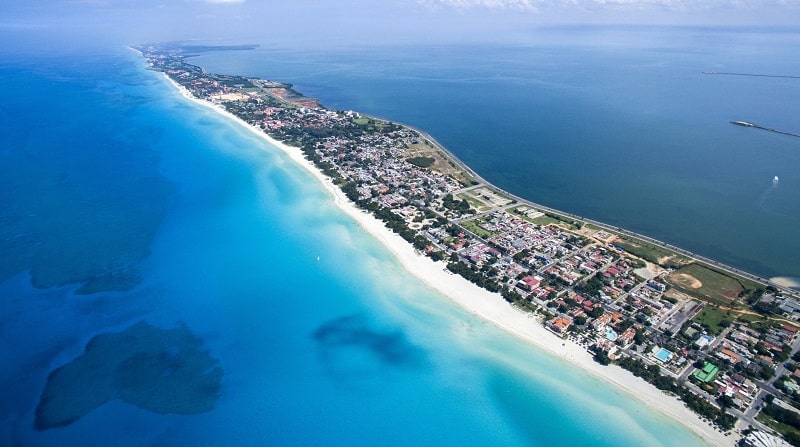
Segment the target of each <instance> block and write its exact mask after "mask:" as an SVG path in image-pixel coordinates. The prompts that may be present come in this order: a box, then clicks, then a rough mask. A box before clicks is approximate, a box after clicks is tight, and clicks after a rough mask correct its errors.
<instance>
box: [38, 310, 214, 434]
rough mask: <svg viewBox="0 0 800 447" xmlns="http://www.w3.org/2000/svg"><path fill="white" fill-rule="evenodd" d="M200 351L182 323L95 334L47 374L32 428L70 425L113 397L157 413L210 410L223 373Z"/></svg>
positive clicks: (143, 325)
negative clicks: (82, 349)
mask: <svg viewBox="0 0 800 447" xmlns="http://www.w3.org/2000/svg"><path fill="white" fill-rule="evenodd" d="M202 348H203V342H202V340H200V339H199V338H197V337H195V336H194V334H192V333H191V332H190V331H189V329H188V328H187V327H186V326H184V325H181V326H178V327H176V328H173V329H161V328H157V327H154V326H151V325H150V324H148V323H146V322H140V323H136V324H134V325H133V326H130V327H129V328H127V329H125V330H124V331H122V332H115V333H106V334H100V335H98V336H96V337H94V338H93V339H92V340H91V341H90V342H89V343H88V344H87V345H86V350H85V352H84V353H83V354H82V355H80V356H79V357H77V358H76V359H75V360H73V361H71V362H70V363H67V364H66V365H63V366H61V367H59V368H57V369H56V370H54V371H53V372H51V373H50V376H49V377H48V378H47V385H45V388H44V391H43V392H42V397H41V399H40V401H39V405H38V406H37V408H36V420H35V422H34V426H35V428H36V429H37V430H46V429H49V428H53V427H62V426H65V425H69V424H71V423H73V422H75V421H77V420H78V419H80V418H81V417H83V416H84V415H86V414H88V413H89V412H91V411H92V410H94V409H96V408H98V407H100V406H101V405H103V404H104V403H106V402H108V401H111V400H114V399H120V400H122V401H124V402H127V403H129V404H132V405H136V406H137V407H140V408H143V409H145V410H149V411H152V412H155V413H161V414H166V413H176V414H195V413H202V412H206V411H210V410H212V409H213V408H214V402H215V401H216V400H217V398H218V396H219V390H220V381H221V379H222V374H223V371H222V368H221V367H220V366H219V362H218V361H217V360H216V359H214V358H213V357H211V356H210V355H209V353H208V352H207V351H205V350H203V349H202Z"/></svg>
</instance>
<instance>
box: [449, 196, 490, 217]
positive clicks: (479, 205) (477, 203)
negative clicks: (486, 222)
mask: <svg viewBox="0 0 800 447" xmlns="http://www.w3.org/2000/svg"><path fill="white" fill-rule="evenodd" d="M456 197H458V198H459V199H461V200H466V201H467V202H469V204H470V206H472V207H473V208H475V209H476V210H478V212H480V213H482V212H484V211H488V210H490V209H491V208H490V207H489V205H487V204H486V203H484V202H483V201H482V200H481V199H479V198H477V197H475V196H473V195H470V194H467V193H461V194H457V195H456Z"/></svg>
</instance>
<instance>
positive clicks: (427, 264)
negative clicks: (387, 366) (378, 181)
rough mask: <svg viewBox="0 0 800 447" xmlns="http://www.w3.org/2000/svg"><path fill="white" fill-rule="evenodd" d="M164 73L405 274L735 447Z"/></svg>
mask: <svg viewBox="0 0 800 447" xmlns="http://www.w3.org/2000/svg"><path fill="white" fill-rule="evenodd" d="M161 74H162V76H163V77H164V79H166V80H167V82H169V83H170V84H171V85H172V86H173V87H175V88H176V89H177V90H178V92H179V93H180V94H181V96H182V97H184V98H185V99H187V100H189V101H192V102H194V103H196V104H199V105H202V106H204V107H208V108H211V109H212V110H213V111H215V112H217V113H219V114H221V115H223V116H225V117H227V118H230V119H232V120H233V121H235V122H237V123H238V124H240V125H241V126H243V127H244V128H246V129H248V130H250V131H251V132H253V134H255V135H257V136H259V137H261V138H262V139H263V140H264V141H266V142H267V143H269V144H270V145H271V146H274V147H275V148H277V149H278V150H280V151H282V152H283V153H284V154H285V155H286V156H288V157H289V159H290V160H291V161H293V162H295V163H297V164H298V165H300V166H301V167H302V168H304V169H305V170H306V171H308V172H309V173H310V174H312V175H313V176H314V177H315V178H316V179H317V180H318V181H319V183H320V184H321V185H322V186H323V187H324V188H325V189H326V190H327V191H328V192H329V193H330V194H331V195H332V198H333V201H334V204H335V205H336V206H337V207H338V208H339V209H340V210H341V211H342V212H344V213H345V214H347V215H348V216H349V217H351V218H352V219H353V220H354V221H355V222H356V223H357V224H358V225H359V226H360V227H361V228H362V229H363V230H364V231H366V232H367V233H369V234H370V235H371V236H372V237H374V238H375V239H377V240H378V241H379V242H380V243H381V244H382V245H383V246H384V247H386V248H387V249H388V250H389V251H390V252H391V253H392V254H393V255H394V256H395V258H396V259H397V260H398V261H399V262H400V264H401V265H402V266H403V268H404V269H406V270H407V271H408V272H409V273H411V274H412V275H414V276H415V277H417V278H418V279H419V280H420V281H422V282H424V283H425V284H426V285H427V286H428V287H430V288H431V289H433V290H436V291H437V292H439V293H440V294H442V295H443V296H444V297H446V298H448V299H449V300H450V301H452V302H454V303H455V304H457V305H459V306H460V307H462V308H463V309H465V310H466V311H468V312H470V313H471V314H473V315H476V316H478V317H479V318H481V319H483V320H485V321H488V322H490V323H491V324H493V325H494V326H496V327H498V328H500V329H502V330H503V331H505V332H507V333H508V334H510V335H513V336H515V337H517V338H518V339H520V340H522V341H524V342H526V343H529V344H531V345H533V346H536V347H537V348H538V349H540V350H542V351H545V352H546V353H547V354H548V355H551V356H553V357H556V358H562V359H563V360H564V361H566V362H569V363H570V364H571V365H574V366H577V367H578V368H580V369H581V370H583V371H585V372H587V373H589V374H591V375H593V376H595V377H596V378H598V379H600V380H603V381H604V382H606V383H608V384H610V385H612V386H615V387H616V388H617V389H619V390H620V391H622V392H624V393H626V394H627V395H629V396H630V397H633V398H635V399H637V400H638V401H639V402H641V403H642V404H644V405H646V406H647V407H649V408H650V409H651V410H653V411H654V412H657V413H659V414H661V415H664V416H666V417H669V418H670V419H672V420H674V421H676V422H678V423H679V424H681V425H682V426H684V427H686V428H687V429H688V430H690V431H691V432H692V433H693V434H695V435H696V436H697V437H698V438H700V439H702V440H703V441H705V442H707V443H710V444H711V445H731V446H732V445H734V444H735V440H734V437H733V436H725V435H724V434H723V433H720V432H719V431H717V430H716V429H715V428H714V427H712V426H710V425H709V424H708V423H706V422H703V421H702V420H701V419H700V417H699V416H698V415H697V414H695V413H694V412H692V411H691V410H690V409H688V408H686V407H685V405H684V404H683V403H682V402H681V401H679V400H677V399H676V398H675V397H672V396H668V395H666V394H664V393H663V392H661V391H660V390H658V389H657V388H655V387H654V386H652V385H650V384H649V383H647V382H645V381H644V380H643V379H640V378H638V377H635V376H634V375H633V374H631V373H630V372H628V371H626V370H624V369H622V368H620V367H619V366H615V365H609V366H602V365H600V364H598V363H597V362H595V361H594V360H593V359H592V357H591V355H590V354H589V353H588V352H587V351H586V350H585V349H584V348H583V347H581V346H580V345H578V344H576V343H574V342H572V341H569V340H566V339H561V338H559V337H558V336H556V335H555V334H553V333H551V332H550V331H548V330H547V329H545V327H544V326H543V325H542V324H541V323H540V322H538V321H532V318H530V315H529V314H527V313H524V312H523V311H520V310H517V309H515V308H514V307H512V306H511V305H510V304H508V303H507V302H506V301H505V300H504V299H503V298H502V297H501V296H500V294H498V293H491V292H488V291H487V290H485V289H482V288H480V287H478V286H477V285H475V284H472V283H470V282H469V281H467V280H466V279H464V278H462V277H461V276H459V275H454V274H451V273H450V272H448V271H446V269H445V268H444V264H443V263H441V262H438V263H437V262H435V261H433V260H431V259H429V258H427V257H425V256H423V255H422V254H420V253H418V252H417V251H416V250H415V249H414V248H413V246H411V244H409V243H408V242H406V241H405V240H404V239H402V238H401V237H400V236H398V235H397V234H395V233H393V232H392V231H391V230H389V229H388V228H387V227H386V226H385V225H384V224H383V222H381V221H380V220H378V219H377V218H375V217H374V216H372V215H371V214H369V213H367V212H366V211H364V210H361V209H359V208H357V207H356V206H355V205H354V204H353V203H352V202H351V201H350V200H349V199H347V197H346V196H345V195H344V193H343V192H342V191H341V190H339V188H337V187H336V186H335V185H333V183H332V182H331V181H330V179H329V178H328V177H326V176H325V175H324V174H322V172H321V171H319V170H318V169H317V168H316V166H314V165H313V163H311V162H310V161H309V160H307V159H306V158H305V157H304V156H303V153H302V151H301V150H300V148H297V147H293V146H289V145H287V144H285V143H283V142H281V141H278V140H275V139H274V138H272V137H271V136H269V135H268V134H266V133H265V132H263V131H262V130H261V129H259V128H256V127H254V126H252V125H250V124H248V123H246V122H245V121H243V120H242V119H240V118H238V117H237V116H235V115H234V114H232V113H230V112H228V111H227V110H225V109H224V108H223V107H221V106H219V105H216V104H213V103H211V102H209V101H206V100H203V99H199V98H196V97H194V96H193V95H192V94H191V93H190V92H189V91H188V90H187V89H186V88H185V87H183V86H181V85H179V84H178V83H176V82H175V81H173V80H172V79H171V78H170V77H169V76H168V75H167V74H166V73H163V72H162V73H161Z"/></svg>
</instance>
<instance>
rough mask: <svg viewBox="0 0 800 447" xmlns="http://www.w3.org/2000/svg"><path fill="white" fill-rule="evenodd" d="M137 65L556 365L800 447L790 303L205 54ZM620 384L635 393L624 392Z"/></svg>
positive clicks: (431, 145)
mask: <svg viewBox="0 0 800 447" xmlns="http://www.w3.org/2000/svg"><path fill="white" fill-rule="evenodd" d="M246 48H247V47H235V48H231V49H235V50H246ZM134 49H135V50H137V51H138V52H140V53H141V54H142V55H143V56H144V57H145V58H146V59H147V61H148V63H149V68H150V69H152V70H156V71H160V72H163V73H164V74H165V75H166V76H167V77H168V78H169V79H170V80H171V81H173V82H174V83H175V84H176V85H177V86H179V88H181V89H182V90H183V92H184V93H185V94H187V95H190V96H191V97H193V98H196V99H198V100H201V101H205V102H206V103H211V104H213V105H214V106H216V107H218V108H219V109H220V110H222V111H225V112H227V113H230V114H231V115H233V116H234V117H236V118H238V119H240V120H241V121H244V122H246V123H247V124H249V125H250V126H251V127H252V129H253V130H254V131H257V132H260V133H263V134H265V135H268V136H269V137H271V138H272V139H274V140H277V141H279V142H282V143H283V144H285V145H288V146H293V147H296V148H299V150H300V151H302V154H303V156H304V157H305V160H307V161H308V162H311V163H313V164H314V166H316V169H317V170H318V171H319V172H321V173H322V174H324V176H325V178H326V181H327V182H329V183H330V184H331V185H333V186H334V187H335V188H336V192H337V194H341V195H342V196H346V198H347V199H348V200H349V201H350V202H351V203H352V204H353V205H354V206H356V207H358V208H360V209H361V210H364V211H366V212H367V213H369V214H371V215H372V216H374V217H376V218H377V219H379V220H381V221H382V222H383V224H384V225H385V227H387V228H388V229H390V230H391V231H393V232H394V233H396V234H397V235H399V236H400V237H402V238H403V239H405V240H406V241H407V242H408V244H411V245H413V247H414V248H415V249H416V250H417V252H418V253H420V254H422V255H425V256H427V257H429V258H431V259H432V260H433V261H435V262H436V264H433V262H431V265H437V266H438V267H437V268H438V271H439V274H445V273H443V271H444V272H447V273H446V274H447V275H450V276H451V277H456V276H457V275H458V276H461V277H463V278H465V279H466V280H468V281H470V282H472V283H474V284H475V285H477V286H479V287H481V288H483V289H485V290H486V291H488V292H492V295H491V296H490V299H495V300H496V301H498V302H500V304H502V305H505V304H504V303H503V302H502V300H501V297H502V299H504V300H505V301H507V302H508V305H506V306H505V307H506V308H508V309H513V310H514V312H516V313H517V314H524V315H525V316H526V318H524V319H523V324H527V325H530V326H532V327H533V326H536V327H538V328H546V330H545V329H542V330H541V332H542V334H543V335H541V336H540V335H537V337H540V338H548V340H549V339H552V340H557V343H555V344H554V343H551V344H550V346H556V347H557V348H552V350H553V351H556V350H558V349H560V347H561V346H567V347H569V346H572V347H574V348H575V349H576V350H577V351H575V352H579V353H580V355H584V356H591V358H593V359H594V362H596V363H593V362H591V361H590V362H589V363H591V364H594V365H595V369H594V370H595V371H597V369H598V368H599V369H602V368H605V371H617V370H618V368H617V366H619V367H621V368H623V369H625V370H627V371H630V372H631V373H632V374H633V375H635V376H637V377H640V378H641V379H643V380H644V381H646V382H648V383H649V384H651V385H652V387H653V388H651V389H652V390H655V389H658V390H660V391H661V393H662V394H663V395H666V396H668V397H663V398H664V399H667V398H668V399H671V401H672V402H673V404H675V405H679V406H685V407H686V408H688V409H690V410H692V411H693V412H695V413H696V414H698V415H699V416H700V418H702V421H705V422H703V424H706V425H705V429H700V430H699V431H703V430H706V431H705V432H704V433H711V435H709V436H708V437H706V439H707V440H709V441H710V442H712V443H714V444H730V445H733V443H734V442H735V438H736V435H741V436H743V437H744V439H750V438H753V437H759V436H767V437H769V436H776V434H777V435H780V436H783V437H784V438H785V439H787V440H789V441H790V442H793V443H795V445H798V444H797V443H798V442H800V413H798V412H800V410H797V408H800V396H799V395H798V394H797V391H798V390H799V389H800V368H798V364H800V353H798V349H799V348H800V338H798V323H797V321H798V319H800V297H798V296H797V293H796V291H794V290H792V289H789V288H785V287H782V286H781V285H779V284H774V283H771V282H769V281H767V280H765V279H763V278H760V277H758V276H756V275H752V274H749V273H747V272H743V271H740V270H738V269H736V268H733V267H730V266H726V265H723V264H721V263H719V262H716V261H714V260H711V259H707V258H704V257H702V256H700V255H697V254H695V253H690V252H688V251H686V250H683V249H680V248H678V247H674V246H671V245H668V244H666V243H664V242H660V241H657V240H654V239H652V238H649V237H647V236H644V235H639V234H635V233H632V232H629V231H626V230H624V229H622V228H618V227H610V226H608V225H605V224H603V223H601V222H596V221H592V220H589V219H585V218H582V217H579V216H575V215H571V214H569V213H564V212H561V211H558V210H554V209H550V208H548V207H546V206H542V205H539V204H536V203H533V202H530V201H528V200H525V199H523V198H520V197H517V196H515V195H513V194H511V193H509V192H506V191H503V190H501V189H499V188H497V187H495V186H494V185H492V184H490V183H488V182H487V181H485V180H484V179H482V178H481V177H480V176H479V175H478V174H477V173H475V172H473V171H472V170H471V169H470V168H469V167H467V166H466V165H464V164H463V163H461V162H460V161H459V160H458V159H457V158H456V157H455V156H454V155H453V154H452V153H450V152H449V151H447V150H446V149H445V148H444V147H442V146H441V145H440V144H438V143H437V142H436V141H435V140H434V139H433V138H432V137H431V136H430V135H427V134H426V133H424V132H422V131H420V130H418V129H414V128H412V127H410V126H406V125H401V124H398V123H394V122H391V121H388V120H385V119H381V118H377V117H372V116H367V115H362V114H360V113H358V112H354V111H340V110H330V109H327V108H325V107H323V106H322V105H320V103H319V101H318V100H316V99H313V98H307V97H305V96H303V95H302V94H301V93H299V92H297V91H295V90H294V89H293V88H292V85H290V84H286V83H283V82H276V81H270V80H263V79H256V78H250V77H243V76H236V75H221V74H211V73H206V72H205V71H204V70H203V69H202V68H200V67H198V66H196V65H192V64H190V63H188V62H187V58H188V57H190V56H191V55H193V54H196V53H197V52H198V47H196V46H181V44H147V45H139V46H136V47H135V48H134ZM224 49H226V48H221V50H224ZM426 262H427V261H426ZM512 306H513V307H512ZM482 315H483V316H484V317H486V318H488V319H492V316H487V315H486V314H482ZM496 319H499V317H498V318H496ZM547 331H549V332H550V333H552V334H545V333H544V332H547ZM520 332H521V331H520ZM537 334H538V333H537ZM542 343H544V342H542ZM548 343H549V342H548ZM565 349H566V348H565ZM587 352H588V354H587ZM577 355H578V354H576V356H577ZM565 357H567V356H566V355H565ZM611 364H614V365H617V366H612V365H611ZM600 374H605V373H602V372H601V373H600ZM626 374H627V373H626ZM608 375H611V373H610V372H609V373H608ZM627 377H629V378H630V375H628V376H627ZM625 380H628V381H629V382H630V381H632V380H634V379H633V378H630V379H622V380H619V381H616V382H615V383H617V384H620V383H621V382H624V381H625ZM621 386H625V384H624V383H623V384H622V385H621ZM645 386H647V385H645ZM679 408H680V407H679ZM689 414H691V413H689ZM695 419H697V420H698V421H699V420H700V419H699V418H695ZM734 430H736V432H734ZM714 436H717V437H714Z"/></svg>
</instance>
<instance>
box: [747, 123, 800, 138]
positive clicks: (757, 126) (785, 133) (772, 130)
mask: <svg viewBox="0 0 800 447" xmlns="http://www.w3.org/2000/svg"><path fill="white" fill-rule="evenodd" d="M731 124H735V125H737V126H743V127H752V128H753V129H761V130H767V131H769V132H775V133H779V134H782V135H789V136H790V137H797V138H800V134H796V133H792V132H786V131H783V130H778V129H773V128H771V127H764V126H759V125H758V124H754V123H751V122H749V121H731Z"/></svg>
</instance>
